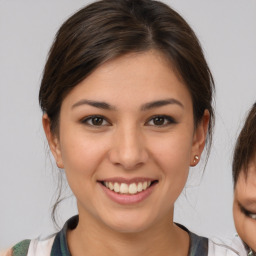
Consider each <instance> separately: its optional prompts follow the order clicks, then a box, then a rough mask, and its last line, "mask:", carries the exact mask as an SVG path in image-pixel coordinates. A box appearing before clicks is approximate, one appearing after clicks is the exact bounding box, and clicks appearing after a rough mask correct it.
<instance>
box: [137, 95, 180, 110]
mask: <svg viewBox="0 0 256 256" xmlns="http://www.w3.org/2000/svg"><path fill="white" fill-rule="evenodd" d="M169 104H176V105H178V106H180V107H182V108H184V105H183V104H182V103H181V102H180V101H178V100H176V99H173V98H171V99H165V100H158V101H153V102H149V103H146V104H143V105H142V106H141V110H142V111H146V110H149V109H152V108H159V107H163V106H166V105H169Z"/></svg>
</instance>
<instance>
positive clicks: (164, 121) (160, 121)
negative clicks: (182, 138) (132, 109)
mask: <svg viewBox="0 0 256 256" xmlns="http://www.w3.org/2000/svg"><path fill="white" fill-rule="evenodd" d="M176 123H177V122H176V121H175V120H174V119H173V118H172V117H170V116H165V115H158V116H153V117H151V118H150V119H149V120H148V121H147V122H146V124H147V125H150V126H167V125H170V124H176Z"/></svg>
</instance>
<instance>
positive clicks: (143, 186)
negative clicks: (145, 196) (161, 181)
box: [101, 180, 158, 195]
mask: <svg viewBox="0 0 256 256" xmlns="http://www.w3.org/2000/svg"><path fill="white" fill-rule="evenodd" d="M157 182H158V181H157V180H153V181H142V182H133V183H130V184H127V183H123V182H122V183H119V182H111V181H102V182H101V184H102V185H103V186H105V187H106V188H108V189H109V190H111V191H113V192H115V193H118V194H125V195H135V194H138V193H140V192H142V191H145V190H147V189H148V188H149V187H151V186H153V185H154V184H156V183H157Z"/></svg>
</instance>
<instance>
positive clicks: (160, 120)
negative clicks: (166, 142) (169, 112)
mask: <svg viewBox="0 0 256 256" xmlns="http://www.w3.org/2000/svg"><path fill="white" fill-rule="evenodd" d="M152 121H153V123H154V125H163V124H164V123H165V118H164V117H162V116H158V117H155V118H153V120H152Z"/></svg>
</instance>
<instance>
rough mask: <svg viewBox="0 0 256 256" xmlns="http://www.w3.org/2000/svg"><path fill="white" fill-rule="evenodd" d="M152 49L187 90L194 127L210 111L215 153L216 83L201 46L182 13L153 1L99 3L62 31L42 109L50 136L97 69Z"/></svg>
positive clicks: (46, 77)
mask: <svg viewBox="0 0 256 256" xmlns="http://www.w3.org/2000/svg"><path fill="white" fill-rule="evenodd" d="M150 49H155V50H158V51H159V52H161V53H162V54H163V55H164V56H165V57H166V59H167V60H169V61H170V62H171V63H172V66H173V67H174V68H175V70H176V72H177V74H178V75H179V77H180V78H181V79H182V80H183V82H184V83H185V84H186V86H187V88H188V90H189V92H190V94H191V98H192V102H193V113H194V120H195V126H196V125H197V124H198V122H200V120H201V119H202V117H203V114H204V111H205V110H206V109H207V110H208V111H209V113H210V123H209V127H208V146H209V147H210V144H211V139H212V128H213V124H214V111H213V107H212V98H213V93H214V81H213V78H212V75H211V72H210V70H209V67H208V65H207V63H206V60H205V58H204V55H203V51H202V49H201V46H200V43H199V41H198V39H197V37H196V35H195V34H194V32H193V30H192V29H191V28H190V26H189V25H188V24H187V23H186V21H185V20H184V19H183V18H182V17H181V16H180V15H179V14H178V13H177V12H175V11H174V10H173V9H171V8H170V7H168V6H167V5H165V4H163V3H161V2H158V1H153V0H103V1H97V2H95V3H93V4H90V5H88V6H87V7H85V8H83V9H81V10H79V11H78V12H77V13H75V14H74V15H73V16H71V17H70V18H69V19H68V20H67V21H66V22H65V23H64V24H63V25H62V26H61V28H60V29H59V31H58V33H57V35H56V37H55V41H54V43H53V45H52V47H51V49H50V52H49V57H48V60H47V63H46V66H45V69H44V73H43V78H42V83H41V88H40V92H39V102H40V105H41V108H42V110H43V112H44V113H47V115H48V117H49V118H50V120H51V131H52V132H53V133H56V134H58V122H59V114H60V108H61V104H62V101H63V99H64V98H65V96H66V95H67V94H68V93H69V92H70V91H71V90H72V89H73V88H74V87H75V86H76V85H77V84H78V83H80V82H81V81H82V80H84V79H85V78H86V77H88V76H89V75H90V74H91V73H92V72H93V71H94V70H95V69H96V68H97V67H99V66H100V65H101V64H103V63H104V62H106V61H108V60H110V59H114V58H117V57H120V56H122V55H125V54H127V53H131V52H133V53H136V52H145V51H148V50H150ZM149 65H150V63H149ZM208 149H209V148H208ZM208 153H209V150H208Z"/></svg>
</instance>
